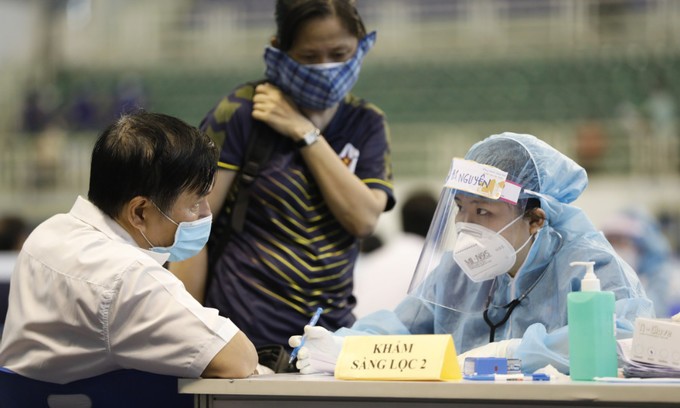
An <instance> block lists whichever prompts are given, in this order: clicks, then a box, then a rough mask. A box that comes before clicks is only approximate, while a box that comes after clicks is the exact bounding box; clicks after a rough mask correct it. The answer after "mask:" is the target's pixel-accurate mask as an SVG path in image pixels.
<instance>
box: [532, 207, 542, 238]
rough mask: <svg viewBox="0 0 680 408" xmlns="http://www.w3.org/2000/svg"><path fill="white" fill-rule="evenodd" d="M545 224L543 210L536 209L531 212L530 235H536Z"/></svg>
mask: <svg viewBox="0 0 680 408" xmlns="http://www.w3.org/2000/svg"><path fill="white" fill-rule="evenodd" d="M544 224H545V211H543V209H542V208H534V209H532V210H531V211H530V212H529V233H530V234H532V235H533V234H535V233H537V232H538V230H540V229H541V228H543V225H544Z"/></svg>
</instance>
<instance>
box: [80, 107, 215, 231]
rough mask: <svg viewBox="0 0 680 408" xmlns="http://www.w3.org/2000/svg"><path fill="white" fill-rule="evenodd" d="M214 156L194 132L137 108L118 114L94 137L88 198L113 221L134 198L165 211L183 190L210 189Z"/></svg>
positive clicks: (209, 145)
mask: <svg viewBox="0 0 680 408" xmlns="http://www.w3.org/2000/svg"><path fill="white" fill-rule="evenodd" d="M217 158H218V150H217V147H216V146H215V143H214V142H213V141H212V140H211V139H210V138H209V137H208V136H207V135H206V134H205V133H203V132H201V131H200V130H198V129H197V128H195V127H193V126H190V125H188V124H187V123H185V122H183V121H182V120H180V119H177V118H174V117H172V116H168V115H164V114H160V113H150V112H145V111H142V110H140V111H137V112H135V113H131V114H128V115H125V116H122V117H121V118H120V119H118V120H117V121H116V122H114V123H113V124H111V125H110V126H109V127H107V128H106V129H105V130H104V131H103V132H102V134H101V135H100V136H99V139H97V142H96V144H95V146H94V149H93V151H92V163H91V166H90V189H89V192H88V199H89V200H90V201H91V202H92V203H93V204H95V205H96V206H97V207H99V209H101V210H102V211H103V212H104V213H106V214H107V215H108V216H110V217H112V218H116V217H117V216H118V215H119V213H120V211H121V210H122V208H123V206H124V205H125V203H127V202H128V201H130V200H131V199H132V198H134V197H136V196H144V197H148V198H150V199H151V200H153V202H154V203H155V204H156V205H158V206H159V207H160V209H161V210H163V211H167V210H168V209H169V208H170V207H171V206H172V205H173V204H174V202H175V200H176V199H177V197H179V195H180V194H182V193H184V192H195V193H197V194H199V195H204V194H207V193H208V192H209V191H210V187H211V186H212V183H213V178H214V176H215V171H216V169H217Z"/></svg>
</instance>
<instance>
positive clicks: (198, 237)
mask: <svg viewBox="0 0 680 408" xmlns="http://www.w3.org/2000/svg"><path fill="white" fill-rule="evenodd" d="M154 206H155V207H156V208H157V209H158V211H159V212H160V213H161V214H163V216H164V217H165V218H167V219H168V221H170V222H172V223H173V224H175V225H177V231H176V232H175V242H174V243H173V244H172V245H171V246H168V247H159V246H155V245H153V244H152V243H151V241H149V239H148V238H147V237H146V235H144V233H143V232H142V231H141V230H140V232H142V236H143V237H144V239H145V240H146V242H148V243H149V245H150V246H151V248H149V250H150V251H153V252H158V253H160V254H168V253H169V254H170V257H169V258H168V261H170V262H177V261H183V260H185V259H188V258H191V257H192V256H194V255H196V254H198V253H199V252H200V251H201V249H203V247H204V246H205V244H206V243H207V242H208V238H209V237H210V227H211V226H212V214H211V215H209V216H207V217H203V218H201V219H198V220H196V221H190V222H180V223H179V224H178V223H176V222H175V221H174V220H173V219H172V218H170V217H168V216H167V215H166V214H165V213H164V212H163V211H161V209H160V208H158V206H156V204H154Z"/></svg>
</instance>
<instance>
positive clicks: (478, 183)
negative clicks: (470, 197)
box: [445, 158, 522, 204]
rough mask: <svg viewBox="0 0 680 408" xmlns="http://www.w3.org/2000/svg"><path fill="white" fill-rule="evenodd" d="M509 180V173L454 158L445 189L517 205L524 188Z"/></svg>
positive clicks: (471, 161)
mask: <svg viewBox="0 0 680 408" xmlns="http://www.w3.org/2000/svg"><path fill="white" fill-rule="evenodd" d="M507 178H508V173H507V172H505V171H503V170H501V169H498V168H496V167H493V166H489V165H486V164H481V163H477V162H476V161H473V160H465V159H459V158H454V159H453V162H452V163H451V171H450V172H449V176H448V177H447V179H446V183H445V187H448V188H454V189H457V190H462V191H466V192H468V193H473V194H476V195H479V196H482V197H486V198H490V199H492V200H502V201H506V202H509V203H511V204H517V200H518V199H519V193H520V192H521V191H522V186H520V185H518V184H516V183H513V182H511V181H508V180H507Z"/></svg>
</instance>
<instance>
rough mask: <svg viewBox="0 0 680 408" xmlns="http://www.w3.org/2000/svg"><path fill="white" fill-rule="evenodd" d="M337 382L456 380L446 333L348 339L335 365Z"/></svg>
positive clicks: (455, 361)
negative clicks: (338, 380)
mask: <svg viewBox="0 0 680 408" xmlns="http://www.w3.org/2000/svg"><path fill="white" fill-rule="evenodd" d="M335 378H337V379H340V380H401V381H405V380H409V381H417V380H425V381H433V380H435V381H436V380H460V379H462V374H461V371H460V367H459V366H458V358H457V357H456V347H455V346H454V345H453V338H452V337H451V335H449V334H419V335H409V336H348V337H345V340H344V342H343V345H342V351H341V352H340V355H339V356H338V361H337V364H336V365H335Z"/></svg>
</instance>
